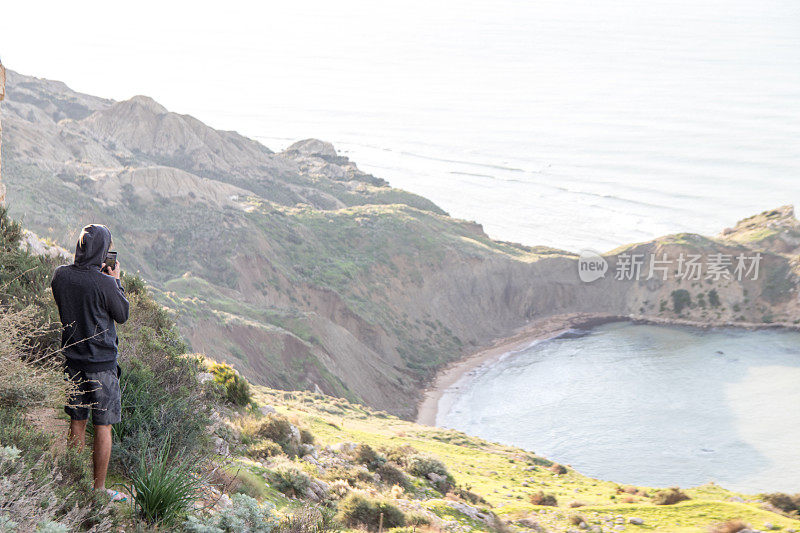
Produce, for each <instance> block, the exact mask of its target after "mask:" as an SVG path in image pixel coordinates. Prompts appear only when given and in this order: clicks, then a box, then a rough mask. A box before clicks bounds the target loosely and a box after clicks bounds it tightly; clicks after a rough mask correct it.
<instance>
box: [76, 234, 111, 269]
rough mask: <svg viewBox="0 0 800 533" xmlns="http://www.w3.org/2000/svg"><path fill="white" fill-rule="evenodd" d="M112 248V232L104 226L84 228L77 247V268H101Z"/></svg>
mask: <svg viewBox="0 0 800 533" xmlns="http://www.w3.org/2000/svg"><path fill="white" fill-rule="evenodd" d="M110 247H111V232H110V231H109V230H108V228H107V227H105V226H103V225H102V224H89V225H88V226H86V227H84V228H83V230H82V231H81V234H80V236H79V237H78V244H77V245H76V246H75V266H79V267H84V268H86V267H90V266H95V267H97V268H100V266H101V265H102V264H103V261H105V260H106V255H107V254H108V249H109V248H110Z"/></svg>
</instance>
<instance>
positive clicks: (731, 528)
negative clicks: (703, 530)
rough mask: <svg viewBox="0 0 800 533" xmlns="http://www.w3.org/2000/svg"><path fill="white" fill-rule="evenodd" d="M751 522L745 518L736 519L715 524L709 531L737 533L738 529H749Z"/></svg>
mask: <svg viewBox="0 0 800 533" xmlns="http://www.w3.org/2000/svg"><path fill="white" fill-rule="evenodd" d="M749 529H750V524H748V523H747V522H745V521H744V520H739V519H738V518H737V519H734V520H728V521H727V522H722V523H719V524H714V525H713V526H711V528H710V529H709V533H737V532H738V531H743V530H749Z"/></svg>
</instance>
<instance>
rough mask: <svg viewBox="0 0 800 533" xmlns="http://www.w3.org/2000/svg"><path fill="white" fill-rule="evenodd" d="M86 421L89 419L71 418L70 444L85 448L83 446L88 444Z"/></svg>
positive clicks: (68, 437)
mask: <svg viewBox="0 0 800 533" xmlns="http://www.w3.org/2000/svg"><path fill="white" fill-rule="evenodd" d="M86 422H87V420H70V423H69V435H68V436H67V444H68V445H69V446H71V447H77V448H78V449H79V450H83V446H84V445H85V444H86Z"/></svg>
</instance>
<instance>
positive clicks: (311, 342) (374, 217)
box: [4, 73, 800, 417]
mask: <svg viewBox="0 0 800 533" xmlns="http://www.w3.org/2000/svg"><path fill="white" fill-rule="evenodd" d="M4 105H5V107H4V109H5V110H6V111H7V115H6V116H5V117H4V118H5V122H4V126H5V127H6V131H5V134H6V143H5V144H4V150H5V155H6V156H7V163H8V164H7V165H6V170H7V181H8V187H9V198H10V199H11V202H10V204H11V208H12V212H13V213H14V214H15V215H17V216H20V215H22V216H24V220H25V223H26V225H28V226H29V227H31V228H32V229H34V230H35V231H36V232H37V233H39V234H40V235H43V236H46V237H49V238H51V239H53V240H55V241H56V242H59V243H61V244H63V245H65V246H67V247H68V248H71V247H72V243H73V242H74V238H75V234H76V232H77V230H78V229H79V228H80V227H81V226H82V225H84V224H86V223H88V222H96V221H103V222H106V223H107V224H108V225H109V227H111V229H112V231H113V233H114V235H115V242H116V243H117V247H118V249H119V250H120V260H121V262H122V263H123V265H124V268H126V269H128V270H138V271H140V272H141V274H142V275H143V277H144V278H146V279H147V280H149V281H150V282H151V283H152V287H153V290H154V292H155V293H156V294H157V295H158V298H159V299H160V301H161V302H162V303H164V304H165V305H167V306H168V307H170V308H171V309H173V310H175V311H176V312H177V313H178V320H179V323H180V325H181V330H182V332H183V334H184V336H185V337H186V338H187V340H188V341H189V342H190V344H191V346H192V348H193V349H194V350H196V351H201V352H206V353H207V354H208V355H210V356H212V357H213V358H215V359H219V360H225V361H228V362H230V363H232V364H233V365H234V366H236V367H237V368H238V369H239V370H241V371H242V372H243V373H244V374H245V375H246V376H247V377H248V379H250V380H251V381H253V382H255V383H260V384H265V385H269V386H272V387H277V388H286V389H295V388H301V389H311V390H313V389H315V388H316V387H319V388H320V389H322V390H323V391H324V392H326V393H328V394H333V395H338V396H344V397H348V398H350V399H353V400H358V401H362V402H365V403H367V404H369V405H371V406H373V407H377V408H380V409H384V410H387V411H390V412H393V413H396V414H399V415H401V416H405V417H412V416H413V415H414V414H415V410H416V403H417V399H418V397H419V391H420V390H421V389H422V388H423V386H424V385H425V384H426V383H427V382H428V381H429V380H430V379H431V378H432V377H433V375H434V374H435V372H436V370H437V369H439V368H441V367H442V365H444V364H446V363H447V362H450V361H453V360H456V359H458V358H460V357H462V356H464V355H466V354H468V353H470V352H472V351H474V350H476V349H477V348H479V347H481V346H485V345H487V344H489V343H491V342H492V341H494V340H496V339H498V338H501V337H505V336H508V335H510V334H512V333H513V332H514V331H515V330H517V329H518V328H520V327H521V326H525V325H526V324H528V323H529V322H530V321H532V320H538V319H542V318H546V317H548V316H553V315H558V314H564V313H577V312H583V313H602V314H613V315H620V316H642V317H647V318H649V319H658V320H676V319H684V320H694V321H699V322H702V323H726V322H731V323H767V322H772V323H796V322H797V321H798V320H799V319H800V310H799V309H798V257H797V253H798V246H800V239H799V238H798V235H800V231H798V223H797V220H796V219H795V218H794V215H793V212H792V210H791V208H781V209H778V210H776V211H774V212H768V213H763V214H761V215H758V216H756V217H751V218H750V219H746V220H745V221H742V222H740V223H739V224H738V225H737V226H736V227H734V228H732V229H730V230H726V231H725V232H723V234H722V235H720V236H718V237H716V238H704V237H700V236H696V235H675V236H668V237H664V238H661V239H656V240H654V241H652V242H648V243H641V244H637V245H632V246H630V247H626V248H624V249H620V250H615V251H614V252H613V253H611V254H606V255H605V256H604V259H603V260H604V261H606V262H607V264H608V270H607V272H606V275H605V277H603V278H600V279H597V280H595V281H592V282H583V281H581V279H580V278H579V275H578V268H579V258H578V257H577V256H576V255H575V254H570V253H567V252H563V251H559V250H553V249H548V248H544V247H526V246H521V245H515V244H509V243H501V242H495V241H492V240H491V239H489V238H488V237H487V236H486V235H485V234H484V232H483V230H482V229H481V227H480V226H479V225H478V224H476V223H474V222H466V221H462V220H456V219H453V218H450V217H448V216H447V215H446V214H445V213H443V212H442V210H441V209H439V208H438V207H437V206H435V205H434V204H433V203H431V202H430V201H428V200H426V199H424V198H422V197H419V196H417V195H414V194H411V193H408V192H405V191H401V190H398V189H394V188H391V187H389V186H388V184H386V182H385V181H383V180H382V179H380V178H379V177H375V176H371V175H369V174H366V173H364V172H361V171H360V170H359V169H358V167H357V166H356V165H355V164H354V163H353V162H352V161H349V160H348V159H347V158H346V157H343V156H341V155H339V154H338V153H337V152H336V150H335V149H334V147H333V146H331V145H330V144H329V143H325V142H322V141H318V140H313V139H311V140H306V141H301V142H299V143H296V144H295V145H293V146H291V147H289V148H288V149H287V150H285V151H284V152H280V153H274V152H272V151H270V150H269V149H267V148H266V147H264V146H262V145H260V144H259V143H257V142H255V141H252V140H250V139H247V138H245V137H243V136H241V135H238V134H236V133H235V132H222V131H217V130H214V129H213V128H209V127H208V126H206V125H205V124H203V123H202V122H200V121H198V120H197V119H194V118H192V117H189V116H185V115H177V114H174V113H170V112H169V111H168V110H166V109H165V108H163V107H162V106H160V105H159V104H157V103H156V102H155V101H153V100H152V99H149V98H146V97H134V98H132V99H131V100H128V101H125V102H113V101H110V100H104V99H100V98H95V97H91V96H86V95H81V94H79V93H74V92H72V91H70V90H69V89H68V88H67V87H66V86H64V85H63V84H59V83H57V82H50V81H46V80H39V79H36V78H30V77H26V76H21V75H19V74H16V73H11V75H10V77H9V91H8V98H7V100H6V102H4ZM754 253H761V254H762V259H761V263H760V276H759V277H758V278H757V279H750V278H745V279H743V280H741V281H740V280H738V279H736V276H734V275H733V267H734V266H735V264H731V265H729V267H730V268H729V270H730V274H731V276H728V277H724V276H723V277H720V278H719V279H712V278H707V277H706V276H707V275H708V273H707V271H705V270H704V271H703V272H701V275H700V278H699V279H680V278H679V277H678V276H676V275H675V272H674V270H675V269H676V268H677V266H676V265H674V264H673V265H671V266H670V268H669V269H668V270H669V272H668V274H669V275H668V276H667V279H666V280H664V279H661V276H655V277H650V276H649V275H648V274H649V272H648V270H649V262H648V261H649V260H650V259H651V258H652V256H653V255H654V256H655V257H658V258H661V257H663V255H664V254H667V256H669V257H671V258H672V259H673V261H677V259H678V257H680V255H681V254H684V255H685V256H688V255H692V256H695V255H699V256H700V261H701V262H702V263H704V264H707V263H709V262H710V259H711V257H712V256H713V255H714V254H722V255H723V256H726V257H727V256H730V257H731V258H732V259H731V261H734V259H733V258H735V257H737V256H738V255H742V254H746V255H748V256H750V255H752V254H754ZM626 254H627V256H638V255H641V256H642V261H643V264H642V266H641V273H640V275H639V279H638V280H637V279H615V278H616V277H618V276H617V275H616V274H617V272H618V271H619V270H620V269H621V268H622V267H621V266H620V265H621V264H622V263H623V262H624V261H625V258H626ZM751 277H752V276H751ZM648 278H650V279H648Z"/></svg>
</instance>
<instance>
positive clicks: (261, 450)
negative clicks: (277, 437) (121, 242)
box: [247, 440, 283, 460]
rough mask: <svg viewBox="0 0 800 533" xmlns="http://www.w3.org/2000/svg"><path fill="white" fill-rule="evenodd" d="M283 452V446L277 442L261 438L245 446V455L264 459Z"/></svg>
mask: <svg viewBox="0 0 800 533" xmlns="http://www.w3.org/2000/svg"><path fill="white" fill-rule="evenodd" d="M282 453H283V448H281V447H280V445H279V444H278V443H277V442H272V441H271V440H262V441H259V442H257V443H255V444H253V445H252V446H250V447H248V448H247V455H248V456H249V457H252V458H253V459H258V460H264V459H267V458H269V457H275V456H276V455H280V454H282Z"/></svg>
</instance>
